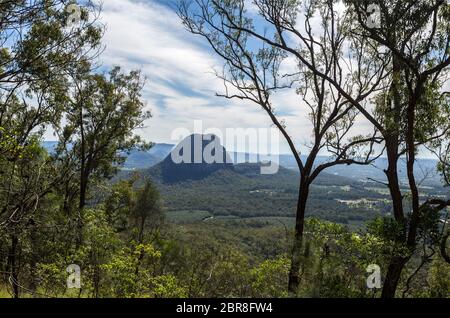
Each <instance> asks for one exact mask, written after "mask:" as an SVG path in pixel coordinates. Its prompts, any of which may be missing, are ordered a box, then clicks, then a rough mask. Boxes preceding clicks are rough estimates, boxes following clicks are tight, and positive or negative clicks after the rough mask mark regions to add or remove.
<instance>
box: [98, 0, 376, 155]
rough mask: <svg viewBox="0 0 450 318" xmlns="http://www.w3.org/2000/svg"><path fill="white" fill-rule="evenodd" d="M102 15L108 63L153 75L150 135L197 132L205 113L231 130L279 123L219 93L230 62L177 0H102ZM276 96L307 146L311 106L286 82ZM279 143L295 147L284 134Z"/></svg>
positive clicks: (163, 137) (160, 138) (209, 123)
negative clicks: (196, 29)
mask: <svg viewBox="0 0 450 318" xmlns="http://www.w3.org/2000/svg"><path fill="white" fill-rule="evenodd" d="M173 1H176V0H173ZM100 19H101V22H102V23H104V24H105V26H106V32H105V35H104V38H103V44H104V45H105V51H104V52H103V53H102V55H101V60H100V63H101V65H102V68H103V69H109V68H112V67H113V66H116V65H119V66H121V67H122V68H123V69H124V70H126V71H129V70H134V69H140V70H141V71H142V74H143V75H144V76H145V77H146V85H145V87H144V90H143V95H142V96H143V100H144V101H145V104H146V108H147V109H148V110H150V111H151V112H152V115H153V116H152V118H151V119H149V120H147V121H146V122H145V128H142V129H139V130H138V131H137V132H136V133H137V134H139V135H141V136H142V137H144V139H145V140H147V141H152V142H157V143H177V142H178V141H179V139H174V138H172V137H173V136H172V134H173V133H174V131H177V129H180V128H184V129H185V130H186V129H187V130H189V131H191V132H194V123H195V122H197V124H198V121H202V126H203V128H204V129H206V128H215V129H219V130H220V131H222V132H223V133H224V134H225V130H226V129H227V128H259V129H261V128H270V127H273V126H272V125H271V122H270V119H269V118H268V115H267V114H266V113H265V112H264V111H263V110H262V109H261V108H260V107H259V106H258V105H255V104H253V103H251V102H245V101H242V100H237V99H236V100H230V99H225V98H222V97H217V96H216V93H217V92H219V93H220V92H224V86H223V83H222V82H221V80H219V79H218V78H216V76H215V75H214V70H221V68H222V66H223V62H222V61H221V60H220V58H219V57H218V56H216V55H215V54H214V53H213V52H212V51H211V49H210V48H209V47H208V46H207V44H206V43H205V41H204V40H203V39H202V38H201V37H198V36H194V35H192V34H190V33H189V32H188V31H187V30H185V28H184V27H183V26H182V24H181V22H180V19H179V17H178V16H177V15H176V12H175V10H174V9H173V3H172V5H171V4H170V3H169V2H168V1H165V0H107V1H103V2H102V13H101V18H100ZM288 66H289V64H288ZM273 102H274V105H275V107H276V109H277V111H278V113H279V114H282V116H280V118H279V119H280V120H283V121H284V122H285V123H286V125H287V130H288V132H289V134H290V135H291V136H294V142H295V144H296V145H297V147H298V148H299V149H300V150H301V152H302V153H305V152H307V148H306V147H305V146H304V144H306V143H307V142H308V140H310V136H311V132H312V129H311V127H312V126H311V124H310V122H309V119H308V116H307V115H308V111H309V109H308V108H307V107H306V105H305V104H303V102H302V100H301V97H300V96H298V95H297V94H296V93H295V92H294V91H293V90H286V91H283V92H281V93H279V94H276V95H275V96H274V97H273ZM355 129H356V131H357V133H358V134H367V133H370V131H371V127H370V125H369V124H368V123H367V122H366V121H365V120H364V119H362V116H361V118H360V120H358V122H357V124H356V126H355ZM249 147H250V149H254V148H251V147H252V146H249ZM227 150H230V151H232V150H234V151H245V150H246V149H239V148H238V149H227ZM247 150H248V149H247ZM277 151H279V152H280V153H289V148H288V145H287V143H286V142H285V141H284V140H283V138H281V137H280V139H279V146H278V149H277ZM249 152H253V151H249Z"/></svg>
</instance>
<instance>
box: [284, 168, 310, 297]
mask: <svg viewBox="0 0 450 318" xmlns="http://www.w3.org/2000/svg"><path fill="white" fill-rule="evenodd" d="M308 194H309V184H308V182H307V180H306V177H305V176H303V175H302V176H301V179H300V186H299V193H298V201H297V214H296V221H295V237H294V244H293V247H292V256H291V268H290V270H289V283H288V292H289V296H290V297H296V296H297V293H298V287H299V285H300V266H301V255H302V245H303V229H304V225H305V210H306V202H307V200H308Z"/></svg>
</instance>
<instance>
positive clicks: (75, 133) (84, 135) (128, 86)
mask: <svg viewBox="0 0 450 318" xmlns="http://www.w3.org/2000/svg"><path fill="white" fill-rule="evenodd" d="M82 67H84V72H83V71H81V72H78V73H75V74H73V78H72V90H71V92H70V93H71V95H70V97H69V99H70V100H69V105H70V106H69V108H68V109H67V113H66V120H67V123H65V125H64V127H63V128H62V129H61V132H60V143H59V145H58V149H57V157H59V160H60V161H61V162H62V164H63V166H69V167H71V173H72V174H73V175H74V176H77V177H75V178H74V179H72V180H71V181H70V182H69V183H68V185H67V190H68V191H67V193H66V196H68V197H69V200H70V198H75V197H78V205H77V207H78V216H77V218H78V227H81V226H82V218H83V216H82V213H83V208H84V207H85V205H86V201H87V195H88V190H89V186H90V184H92V182H93V181H94V180H95V179H101V178H110V177H112V176H113V174H114V173H115V172H116V171H117V168H118V166H120V164H122V163H123V162H124V158H125V157H124V153H125V152H127V151H130V150H131V149H133V148H135V147H137V146H139V147H141V148H142V149H146V148H148V146H149V145H148V144H146V143H145V142H143V141H142V140H141V138H140V137H139V136H138V135H135V133H134V132H135V129H137V128H140V127H142V125H143V122H144V121H145V120H146V119H147V118H149V117H150V113H149V112H147V111H144V103H143V102H142V101H141V89H142V87H143V81H142V78H141V75H140V73H139V72H138V71H132V72H130V73H129V74H123V73H121V71H120V68H119V67H115V68H114V69H112V70H111V71H110V72H109V75H108V76H104V75H101V74H92V73H91V72H90V69H89V65H88V64H86V65H84V66H82ZM67 180H70V179H67ZM79 233H81V229H79ZM79 239H81V238H79Z"/></svg>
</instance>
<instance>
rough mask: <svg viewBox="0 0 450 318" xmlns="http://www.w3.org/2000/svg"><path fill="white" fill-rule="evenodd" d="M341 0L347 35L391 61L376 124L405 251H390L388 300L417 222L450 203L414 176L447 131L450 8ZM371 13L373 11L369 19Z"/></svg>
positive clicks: (437, 1) (436, 3)
mask: <svg viewBox="0 0 450 318" xmlns="http://www.w3.org/2000/svg"><path fill="white" fill-rule="evenodd" d="M345 2H346V3H347V4H348V5H349V12H350V14H349V16H350V17H352V18H353V21H352V22H353V23H351V26H350V32H352V33H353V34H354V36H358V37H365V38H368V39H370V40H371V41H373V42H374V43H375V44H374V45H376V46H378V47H379V49H380V50H383V51H385V52H387V53H388V54H389V55H390V56H391V58H392V66H391V67H392V70H393V76H392V81H391V85H390V88H389V90H388V91H387V92H386V94H383V95H382V99H383V101H382V102H381V103H379V104H378V107H379V108H378V110H379V112H378V115H379V116H378V120H377V123H379V124H382V125H383V126H384V127H383V136H384V138H385V143H386V150H387V156H388V161H389V166H388V169H387V171H386V175H387V178H388V186H389V190H390V192H391V197H392V203H393V209H394V218H395V221H396V222H397V223H398V224H399V225H400V230H399V231H398V235H397V241H398V242H399V243H401V244H403V245H405V246H406V248H407V249H408V252H407V253H405V254H404V255H393V256H392V259H391V263H390V265H389V268H388V270H387V273H386V278H385V282H384V286H383V292H382V296H383V297H394V296H395V292H396V289H397V285H398V282H399V280H400V278H401V274H402V270H403V268H404V267H405V265H406V264H407V262H408V261H409V260H410V258H411V256H412V255H413V253H414V251H415V250H416V248H417V245H418V241H419V235H418V234H419V231H420V229H421V227H422V226H423V224H424V223H426V222H427V218H428V216H429V215H430V214H432V212H436V211H441V210H444V209H446V207H448V206H449V205H450V200H447V199H442V198H428V199H427V200H424V199H423V198H421V196H420V194H419V181H418V180H417V177H416V173H415V170H416V169H415V168H416V165H417V162H416V161H417V160H416V158H417V154H418V152H419V151H420V149H421V148H420V147H421V146H422V145H425V146H428V147H431V148H433V146H434V145H435V144H440V143H441V142H442V140H446V139H447V138H448V131H449V129H450V124H449V121H448V118H449V114H450V112H449V110H450V109H449V100H448V92H444V85H445V84H446V83H448V72H449V68H448V66H449V65H450V6H449V5H448V3H447V1H445V0H430V1H412V0H407V1H384V0H377V1H371V10H369V9H370V8H369V7H368V5H369V4H368V3H366V2H363V1H356V0H355V1H353V0H349V1H345ZM373 10H375V14H376V16H372V17H370V16H368V12H369V13H370V12H372V11H373ZM374 18H375V19H377V20H378V21H373V19H374ZM373 22H377V23H376V24H375V25H374V23H373ZM403 155H405V156H406V163H407V177H408V187H409V189H408V192H409V198H410V202H411V211H407V209H406V204H405V202H404V199H405V193H403V192H402V191H401V189H400V183H399V180H398V175H397V170H398V166H397V164H398V160H399V158H400V157H401V156H403ZM444 176H445V174H444ZM437 220H438V219H436V220H435V222H437Z"/></svg>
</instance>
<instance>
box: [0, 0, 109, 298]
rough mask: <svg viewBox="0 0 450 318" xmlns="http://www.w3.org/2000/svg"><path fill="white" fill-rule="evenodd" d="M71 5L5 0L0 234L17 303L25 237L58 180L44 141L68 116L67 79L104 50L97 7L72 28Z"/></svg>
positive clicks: (0, 23)
mask: <svg viewBox="0 0 450 318" xmlns="http://www.w3.org/2000/svg"><path fill="white" fill-rule="evenodd" d="M68 3H69V2H68V1H62V0H61V1H60V0H55V1H47V0H45V1H44V0H37V1H24V0H12V1H1V2H0V154H1V159H0V231H1V232H2V234H4V233H6V236H5V237H7V238H8V239H7V242H6V244H7V245H9V248H8V253H7V257H6V258H5V260H6V262H7V265H6V267H7V269H8V270H7V271H6V272H7V275H6V279H7V280H8V281H9V283H8V285H11V286H12V289H13V291H12V294H13V295H14V297H19V273H20V266H19V265H18V264H22V259H21V255H23V254H22V253H21V252H20V251H21V249H22V246H21V245H22V244H23V242H24V237H23V235H24V233H25V231H26V230H28V229H29V228H30V227H32V226H34V224H36V222H35V219H36V217H37V214H38V212H42V211H40V204H41V203H42V202H43V201H44V199H45V197H46V196H47V195H48V194H49V193H51V192H52V188H53V189H54V187H57V185H56V184H57V181H58V180H60V179H58V178H57V177H55V175H56V171H55V170H54V169H53V168H52V166H51V160H49V158H48V156H46V155H45V154H44V153H43V151H42V149H41V147H40V145H39V143H40V138H41V137H42V135H43V133H44V131H45V129H46V128H47V127H49V126H51V125H53V124H55V123H57V122H58V120H59V119H60V118H61V116H62V114H63V112H64V107H65V106H66V103H65V94H66V91H67V85H66V84H67V81H66V77H65V75H66V74H67V73H68V72H69V71H70V70H71V69H73V67H74V66H75V65H77V63H79V62H80V61H86V60H90V59H92V58H94V57H95V56H96V55H97V53H98V50H99V48H100V47H99V41H100V37H101V34H102V27H101V26H99V25H98V24H97V23H96V18H95V13H96V12H97V11H96V9H95V8H94V7H92V6H90V5H88V4H87V6H86V7H84V9H80V16H79V21H78V22H79V24H78V25H77V26H76V27H73V28H69V27H67V23H66V22H67V19H68V18H69V16H70V13H69V12H67V11H66V4H68ZM70 3H72V4H75V2H74V1H71V2H70ZM88 12H90V13H92V14H94V16H91V19H88ZM52 177H54V178H52Z"/></svg>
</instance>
